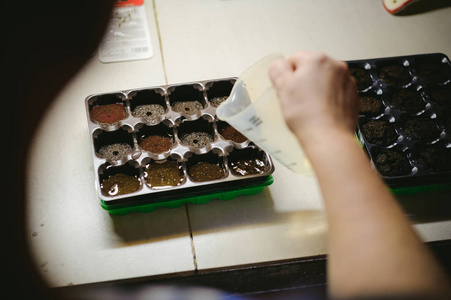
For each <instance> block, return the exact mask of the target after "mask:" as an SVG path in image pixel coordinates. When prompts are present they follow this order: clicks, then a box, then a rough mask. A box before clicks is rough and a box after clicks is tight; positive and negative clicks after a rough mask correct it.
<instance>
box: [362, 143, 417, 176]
mask: <svg viewBox="0 0 451 300" xmlns="http://www.w3.org/2000/svg"><path fill="white" fill-rule="evenodd" d="M371 156H372V157H373V163H374V165H375V166H376V168H377V170H378V171H379V173H381V174H382V175H383V176H386V177H395V176H406V175H410V174H411V173H412V165H411V164H410V162H409V159H408V158H407V156H406V154H404V153H403V152H402V151H400V150H397V149H382V148H377V147H374V148H373V149H371Z"/></svg>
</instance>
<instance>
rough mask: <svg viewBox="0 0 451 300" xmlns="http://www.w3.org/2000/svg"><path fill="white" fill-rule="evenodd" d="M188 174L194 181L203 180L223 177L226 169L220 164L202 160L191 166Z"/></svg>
mask: <svg viewBox="0 0 451 300" xmlns="http://www.w3.org/2000/svg"><path fill="white" fill-rule="evenodd" d="M188 174H189V175H190V176H191V178H192V179H193V180H194V181H198V182H203V181H211V180H218V179H222V177H224V170H223V169H222V168H221V167H220V166H219V165H218V164H211V163H208V162H203V161H201V162H198V163H197V164H195V165H194V166H192V167H191V168H189V170H188Z"/></svg>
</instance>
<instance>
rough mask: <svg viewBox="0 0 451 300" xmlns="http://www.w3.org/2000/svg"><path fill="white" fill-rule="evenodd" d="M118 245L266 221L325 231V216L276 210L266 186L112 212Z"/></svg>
mask: <svg viewBox="0 0 451 300" xmlns="http://www.w3.org/2000/svg"><path fill="white" fill-rule="evenodd" d="M111 220H112V225H113V229H114V232H115V233H116V234H117V236H118V238H119V239H120V243H118V246H119V247H124V246H132V245H136V244H141V243H149V242H157V241H162V240H168V239H174V238H178V237H184V236H189V235H190V229H192V230H194V231H195V232H196V234H200V233H202V232H204V231H208V232H212V231H213V232H221V231H230V230H234V229H236V230H239V229H240V228H247V227H255V226H261V225H265V224H269V225H271V226H278V225H284V226H285V227H284V230H285V232H284V234H287V235H291V236H292V237H295V236H296V235H315V234H318V233H321V234H324V233H325V232H326V231H327V229H326V228H325V224H326V223H325V216H324V212H323V211H322V210H298V211H289V212H278V211H276V209H275V208H274V203H273V199H272V197H271V194H270V192H269V190H268V189H266V188H265V189H264V190H263V191H262V192H261V193H259V194H257V195H254V196H240V197H237V198H235V199H233V200H228V201H221V200H213V201H211V202H209V203H207V204H203V205H196V204H188V206H183V207H179V208H175V209H168V208H160V209H157V210H156V211H153V212H150V213H132V214H129V215H124V216H115V215H111Z"/></svg>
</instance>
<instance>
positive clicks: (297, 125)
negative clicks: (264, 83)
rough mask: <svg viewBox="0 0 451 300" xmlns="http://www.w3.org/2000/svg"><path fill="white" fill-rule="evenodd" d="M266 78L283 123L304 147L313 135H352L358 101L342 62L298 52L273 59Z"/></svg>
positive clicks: (319, 54)
mask: <svg viewBox="0 0 451 300" xmlns="http://www.w3.org/2000/svg"><path fill="white" fill-rule="evenodd" d="M269 77H270V79H271V81H272V83H273V86H274V88H275V89H276V92H277V95H278V97H279V100H280V104H281V108H282V114H283V115H284V118H285V121H286V123H287V125H288V127H289V128H290V129H291V130H292V131H293V132H294V133H295V134H296V136H297V137H298V139H299V140H300V142H301V143H302V144H303V145H304V143H308V142H309V140H310V138H309V137H311V136H312V135H318V134H322V135H324V134H331V133H332V132H337V130H338V131H339V132H344V133H352V134H353V132H354V130H355V128H356V122H357V115H358V112H359V110H360V100H359V97H358V95H357V86H356V83H355V81H354V79H353V78H352V77H351V75H350V74H349V70H348V66H347V64H346V63H345V62H342V61H337V60H333V59H331V58H329V57H327V56H326V55H324V54H322V53H317V52H297V53H294V54H293V55H291V56H290V57H289V58H288V59H286V60H285V59H278V60H275V61H274V62H273V63H272V65H271V67H270V69H269ZM304 146H305V145H304Z"/></svg>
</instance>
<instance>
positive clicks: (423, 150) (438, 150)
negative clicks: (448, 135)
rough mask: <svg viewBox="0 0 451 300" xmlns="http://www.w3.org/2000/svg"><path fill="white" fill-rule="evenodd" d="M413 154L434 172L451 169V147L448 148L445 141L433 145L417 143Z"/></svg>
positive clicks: (419, 161)
mask: <svg viewBox="0 0 451 300" xmlns="http://www.w3.org/2000/svg"><path fill="white" fill-rule="evenodd" d="M412 156H413V157H414V158H415V159H416V160H417V161H418V163H419V164H421V165H423V166H424V167H425V168H426V169H428V170H430V171H432V172H444V171H451V147H448V148H447V147H446V143H444V142H438V143H435V144H432V145H428V144H424V143H417V145H416V146H415V150H414V152H413V153H412ZM450 179H451V178H450Z"/></svg>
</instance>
